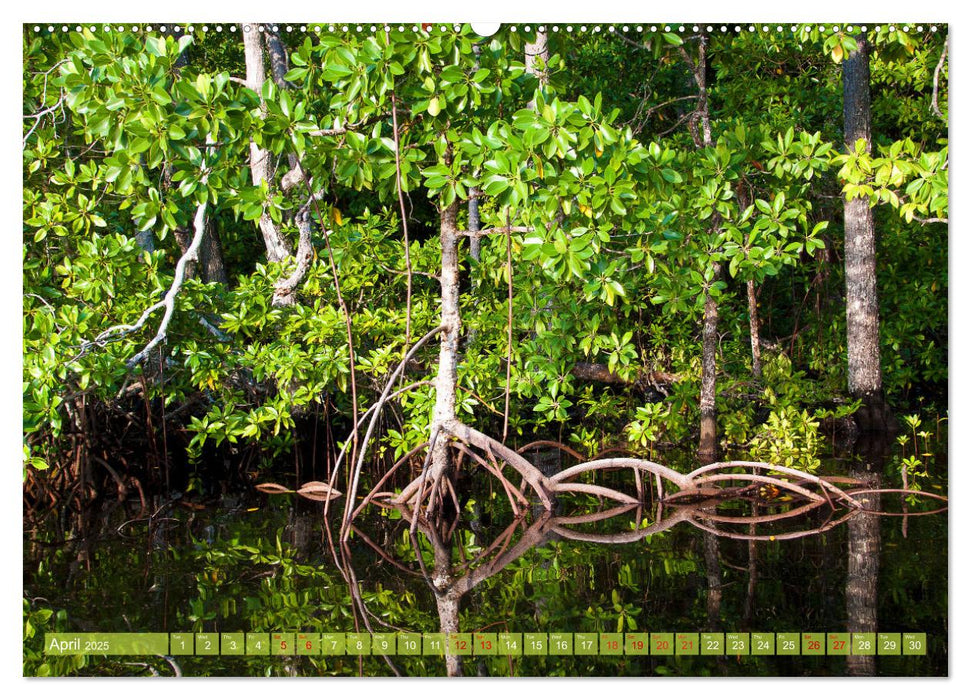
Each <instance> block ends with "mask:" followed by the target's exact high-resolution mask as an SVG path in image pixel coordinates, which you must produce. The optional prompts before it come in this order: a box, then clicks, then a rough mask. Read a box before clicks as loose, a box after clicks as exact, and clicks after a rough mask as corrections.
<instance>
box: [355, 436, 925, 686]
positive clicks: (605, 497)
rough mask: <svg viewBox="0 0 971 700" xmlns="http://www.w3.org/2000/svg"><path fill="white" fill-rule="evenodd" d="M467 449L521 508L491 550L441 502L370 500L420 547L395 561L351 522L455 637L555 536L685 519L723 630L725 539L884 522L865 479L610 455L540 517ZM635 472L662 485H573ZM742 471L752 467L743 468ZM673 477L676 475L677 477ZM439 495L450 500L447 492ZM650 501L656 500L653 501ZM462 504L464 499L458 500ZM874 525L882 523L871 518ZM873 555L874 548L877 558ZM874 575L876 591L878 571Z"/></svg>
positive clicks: (590, 537)
mask: <svg viewBox="0 0 971 700" xmlns="http://www.w3.org/2000/svg"><path fill="white" fill-rule="evenodd" d="M462 452H463V453H464V454H465V455H466V456H469V457H472V458H473V460H474V461H477V462H479V463H481V464H482V466H487V471H488V472H489V473H491V474H492V475H493V476H497V478H499V480H500V482H501V483H502V486H503V491H504V492H505V494H506V496H507V499H508V501H509V504H510V507H511V509H512V512H513V513H514V517H513V519H512V521H511V522H510V523H509V524H508V525H507V526H506V528H505V529H504V530H503V531H502V532H501V533H499V535H498V536H497V537H496V538H495V539H494V540H493V541H492V542H491V543H489V544H488V545H485V546H483V547H482V549H481V551H480V552H478V554H477V555H476V556H474V557H467V556H466V554H465V551H464V548H463V547H462V546H461V545H460V543H459V541H458V540H459V539H460V533H462V529H461V528H459V527H458V525H459V519H460V517H461V514H460V512H458V511H460V509H459V508H456V510H455V511H453V514H452V516H451V517H445V516H444V513H443V509H442V508H434V507H425V508H422V507H421V506H420V505H419V506H418V507H413V506H412V505H410V504H409V503H407V502H402V501H403V500H407V499H401V498H400V497H399V498H397V499H394V500H391V499H390V498H388V497H389V496H392V494H377V493H372V494H371V495H370V496H369V501H370V502H371V503H372V504H373V505H376V506H379V507H381V508H386V509H393V510H396V511H398V512H399V513H400V514H401V516H402V526H401V527H402V528H407V529H408V537H409V541H410V543H411V550H410V555H408V556H405V557H403V556H401V555H400V553H399V556H397V557H396V556H395V555H393V554H392V553H390V552H388V551H387V550H386V549H385V548H383V547H381V546H379V545H378V544H377V543H376V542H375V540H374V538H371V537H369V536H368V535H367V534H366V533H365V532H364V531H363V530H362V529H361V526H360V525H359V524H358V523H354V524H353V525H352V530H353V532H354V533H355V535H356V536H359V537H360V538H361V539H362V541H364V542H365V543H366V544H367V545H368V546H369V547H371V548H372V549H374V550H375V551H376V552H377V553H378V555H379V556H380V557H381V558H382V559H384V560H386V561H388V562H391V563H392V564H393V565H394V566H395V567H397V568H398V569H400V570H402V571H406V572H408V573H409V574H412V575H415V576H420V577H421V578H422V579H423V580H424V581H425V583H426V585H427V586H428V587H429V589H430V590H431V591H432V592H433V594H434V596H435V600H436V606H437V612H438V617H439V629H440V631H442V632H446V633H448V632H458V631H459V609H460V604H461V601H462V599H463V597H465V596H466V594H468V593H469V592H471V591H472V590H473V589H475V588H476V587H477V586H479V585H480V584H482V583H483V582H485V581H486V580H488V579H489V578H491V577H492V576H494V575H496V574H497V573H499V572H500V571H502V570H503V569H504V568H506V567H507V566H509V565H510V564H512V563H513V562H515V561H517V560H519V559H520V558H521V557H523V556H524V555H525V554H526V553H527V552H529V551H530V550H531V549H533V548H535V547H538V546H541V545H543V544H546V543H547V542H549V541H550V540H551V539H553V538H554V537H558V538H562V539H564V540H574V541H581V542H591V543H597V544H603V545H619V544H624V543H632V542H637V541H640V540H644V539H646V538H649V537H650V536H652V535H656V534H659V533H662V532H665V531H667V530H670V529H671V528H673V527H674V526H675V525H677V524H678V523H682V522H683V523H689V524H691V525H693V526H695V527H697V528H699V529H701V530H703V531H704V535H705V547H706V548H705V562H706V571H707V580H708V588H709V595H708V606H707V607H708V618H709V619H708V623H709V626H710V628H711V629H715V628H716V627H717V625H718V621H719V616H720V588H721V577H720V564H719V561H718V559H719V555H718V544H717V543H718V538H727V539H734V540H747V541H748V542H749V543H750V545H753V544H754V543H756V542H758V541H766V540H767V541H773V540H788V539H797V538H802V537H810V536H813V535H817V534H820V533H823V532H826V531H828V530H830V529H832V528H834V527H836V526H838V525H840V524H842V523H844V522H848V521H849V522H851V523H852V522H854V521H855V520H857V519H860V518H863V517H865V518H867V519H868V521H876V519H877V518H876V515H873V514H868V513H867V512H865V511H866V510H867V508H868V507H869V506H870V505H872V504H874V503H875V502H874V501H873V500H872V499H873V496H872V489H873V486H872V485H871V484H869V483H867V482H866V481H864V480H863V479H861V478H860V477H857V476H852V477H834V478H820V477H816V476H813V475H809V474H803V473H802V472H799V471H798V470H794V469H788V468H785V467H777V466H775V465H768V464H762V463H747V462H727V463H720V464H713V465H707V466H705V467H702V468H700V469H697V470H695V471H694V472H692V473H690V474H687V475H683V474H678V473H676V472H671V471H670V470H667V469H666V468H664V467H660V465H657V466H658V467H660V468H659V469H657V470H654V469H651V468H645V466H644V465H645V464H651V463H646V462H645V461H644V460H629V461H628V460H623V459H612V460H601V461H600V463H599V464H598V462H597V461H595V462H590V463H587V464H586V465H579V466H578V467H574V468H571V469H567V470H564V471H562V472H560V473H558V474H556V475H555V476H553V477H549V478H547V477H545V476H544V477H542V478H543V479H546V480H547V481H548V483H549V484H551V485H552V486H553V488H552V489H551V493H555V494H556V496H557V500H558V503H559V504H560V507H559V508H557V509H556V511H554V510H552V509H541V510H539V511H537V512H536V514H533V515H531V514H530V512H529V511H528V510H527V509H523V508H521V506H522V505H523V502H524V501H525V497H524V495H523V493H522V491H521V490H520V489H519V488H516V487H515V486H514V485H513V484H512V483H511V482H510V481H509V480H508V479H506V478H505V477H504V476H502V472H501V469H500V468H499V466H498V463H497V461H496V460H495V459H494V456H493V455H491V454H489V455H488V458H483V457H480V456H478V455H476V454H475V453H473V452H472V451H471V450H469V448H467V447H463V448H462ZM590 465H594V468H592V469H591V468H590ZM629 468H633V469H634V472H635V473H636V474H639V475H641V476H642V472H645V471H646V472H649V473H650V474H651V475H653V476H654V477H655V480H654V489H655V490H654V491H653V493H651V494H650V498H648V497H647V496H648V494H646V493H645V492H644V491H643V489H644V485H645V483H646V484H650V479H638V480H637V481H636V488H637V490H638V497H637V498H634V497H630V496H628V495H627V494H626V493H625V492H624V491H623V490H622V488H620V487H618V486H616V485H613V484H612V485H610V486H608V485H605V484H602V483H589V482H578V481H574V479H576V478H577V477H579V476H581V475H583V474H586V475H591V474H593V473H597V475H600V473H601V472H607V471H616V470H625V469H629ZM740 468H742V469H748V470H750V471H747V472H739V471H738V470H739V469H740ZM672 474H674V475H676V476H675V477H673V478H669V477H670V476H671V475H672ZM783 475H785V476H789V477H795V478H794V480H792V481H787V480H784V479H783V478H782V476H783ZM662 476H663V478H664V479H666V480H668V481H669V482H673V484H674V486H675V488H676V489H677V490H676V491H675V492H674V493H671V494H670V495H667V496H665V495H664V491H663V490H662V482H661V477H662ZM524 481H525V480H524ZM834 481H835V482H838V483H841V484H843V485H844V486H847V489H846V490H844V489H843V488H840V487H839V486H836V485H835V483H833V482H834ZM527 483H528V482H527ZM560 485H562V486H560ZM769 487H771V489H772V492H773V494H776V497H775V498H773V499H767V498H766V496H765V493H766V489H767V488H769ZM851 487H852V488H851ZM421 488H422V487H420V486H419V488H418V491H416V492H415V495H418V494H419V493H420V490H421ZM783 491H784V493H785V496H784V497H782V498H784V499H785V500H779V497H778V494H779V493H781V492H783ZM858 493H859V494H860V495H861V497H862V496H865V498H861V499H857V498H856V497H855V495H856V494H858ZM928 495H931V494H928ZM440 497H441V498H445V497H447V494H443V495H442V496H440ZM938 498H942V497H938ZM424 500H425V499H424V498H422V497H418V498H415V499H414V502H415V503H418V504H421V503H422V502H423V501H424ZM942 500H944V499H943V498H942ZM647 503H653V504H654V505H653V507H651V506H649V505H647ZM455 505H456V506H457V505H458V503H457V501H456V504H455ZM561 512H562V513H563V514H561ZM810 514H812V515H814V516H816V517H817V522H815V523H813V524H812V525H811V526H807V525H806V524H805V520H806V519H807V517H806V516H808V515H810ZM867 526H869V527H873V526H872V525H870V524H869V523H867ZM851 540H852V535H851ZM877 543H879V540H877ZM873 552H875V550H872V551H871V554H872V553H873ZM749 556H750V560H749V570H748V573H749V576H750V581H749V592H748V596H747V601H746V610H747V614H751V607H752V605H753V603H752V598H753V597H754V586H755V583H754V581H755V578H756V570H755V553H754V551H753V549H752V548H751V547H750V550H749ZM851 556H852V553H851ZM409 557H410V558H409ZM713 572H714V574H715V576H714V580H713ZM867 581H868V583H867V585H869V586H872V587H873V594H874V595H875V577H874V578H872V579H867ZM848 585H849V584H848ZM713 591H714V593H713ZM848 591H849V588H848ZM848 598H849V596H848ZM870 604H872V605H875V599H874V600H872V601H870V600H869V599H867V602H866V605H870ZM862 614H864V615H867V614H870V613H866V612H864V613H862ZM873 614H875V613H873ZM871 617H872V614H871ZM861 629H862V628H861ZM445 661H446V669H447V673H448V675H450V676H456V675H461V674H462V664H461V657H459V656H451V655H446V659H445Z"/></svg>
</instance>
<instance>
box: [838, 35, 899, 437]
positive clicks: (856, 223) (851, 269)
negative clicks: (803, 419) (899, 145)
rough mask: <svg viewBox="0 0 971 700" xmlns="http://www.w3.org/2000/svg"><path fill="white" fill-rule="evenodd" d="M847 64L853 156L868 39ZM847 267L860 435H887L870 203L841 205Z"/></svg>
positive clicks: (863, 134)
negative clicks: (875, 431)
mask: <svg viewBox="0 0 971 700" xmlns="http://www.w3.org/2000/svg"><path fill="white" fill-rule="evenodd" d="M857 43H858V48H857V50H856V51H853V52H851V53H850V54H849V55H848V56H847V57H846V60H844V61H843V127H844V141H845V143H846V147H847V149H849V151H850V152H852V151H854V149H855V146H856V142H857V141H858V140H859V139H864V140H865V141H866V150H867V153H869V152H870V148H871V136H870V64H869V52H868V47H867V44H866V40H865V38H864V37H863V36H859V37H857ZM843 222H844V230H845V239H846V240H845V267H846V349H847V376H848V384H849V391H850V395H851V396H853V397H854V398H857V399H861V400H862V401H863V406H862V407H861V409H860V410H859V411H857V413H856V420H857V423H858V425H859V426H860V429H861V430H864V431H866V430H878V431H882V430H887V428H888V420H889V411H888V409H887V405H886V402H885V401H884V397H883V378H882V375H881V371H880V309H879V304H878V301H877V262H876V260H877V258H876V229H875V227H874V224H873V212H872V210H871V209H870V205H869V202H868V201H867V199H866V198H863V197H857V198H854V199H846V200H845V201H844V203H843Z"/></svg>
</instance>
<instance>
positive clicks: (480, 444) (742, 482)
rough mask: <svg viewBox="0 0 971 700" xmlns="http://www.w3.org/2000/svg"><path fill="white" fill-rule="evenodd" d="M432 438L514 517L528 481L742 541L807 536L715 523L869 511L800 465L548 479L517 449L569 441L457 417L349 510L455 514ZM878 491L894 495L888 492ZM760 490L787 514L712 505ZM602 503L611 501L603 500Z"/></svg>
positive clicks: (623, 465)
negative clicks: (387, 504) (672, 514)
mask: <svg viewBox="0 0 971 700" xmlns="http://www.w3.org/2000/svg"><path fill="white" fill-rule="evenodd" d="M437 440H447V441H448V442H449V447H450V448H451V450H452V456H453V457H454V459H453V460H452V464H453V465H454V464H455V463H457V464H458V465H461V464H462V463H463V462H464V461H465V460H470V461H471V462H472V463H474V464H476V465H478V466H480V467H482V468H483V469H485V470H486V471H487V472H488V473H489V474H491V475H492V476H493V477H494V478H495V479H496V480H497V481H499V483H500V485H501V486H502V489H503V491H504V493H505V495H506V498H507V499H508V501H509V504H510V507H511V508H512V511H513V513H514V515H515V516H517V517H518V516H519V515H520V514H521V513H522V512H523V509H524V508H526V507H528V506H529V504H530V499H529V498H527V494H526V493H525V491H524V489H525V486H526V484H528V485H529V487H530V490H531V491H532V495H533V499H532V501H533V502H536V503H537V504H538V505H541V506H542V507H543V508H545V509H546V510H547V511H552V510H553V504H554V502H555V501H556V500H557V498H558V497H559V496H562V495H566V494H574V495H578V496H592V497H594V498H596V499H597V500H598V502H599V503H600V504H601V507H603V506H605V504H609V503H613V504H615V507H637V508H643V507H644V506H645V505H646V504H649V503H650V504H653V503H657V504H663V505H665V506H668V507H672V508H675V509H676V510H678V511H680V512H681V515H680V516H679V517H678V520H690V521H691V522H692V523H693V524H695V525H697V526H698V527H700V528H701V529H704V530H707V531H709V532H712V533H714V534H717V535H722V536H728V537H736V538H741V539H783V538H789V537H799V536H803V535H805V534H808V533H807V532H801V533H789V534H782V533H779V534H776V535H765V536H756V535H741V534H739V533H732V532H728V531H726V530H724V529H722V527H721V526H720V525H719V524H720V523H721V524H725V525H735V526H737V525H754V524H760V523H771V522H775V521H782V520H785V519H787V518H792V517H795V516H797V515H801V514H804V513H808V512H809V511H811V510H814V509H815V508H817V507H819V506H823V505H828V506H829V508H830V509H831V510H833V511H835V510H837V509H843V508H846V509H848V511H849V513H848V515H840V516H839V517H836V518H831V519H830V520H828V521H827V523H826V524H825V525H824V528H825V529H830V528H831V527H834V526H835V525H837V524H839V523H841V522H844V521H845V520H846V518H847V517H850V516H852V514H854V513H857V512H868V511H867V510H866V509H865V508H864V507H863V506H862V505H861V504H860V502H859V501H857V500H856V499H855V498H854V495H856V494H862V493H867V494H869V493H872V490H861V489H860V488H859V487H860V486H861V485H862V484H861V482H859V480H857V479H852V478H849V477H840V476H835V477H827V478H821V477H818V476H815V475H813V474H809V473H807V472H804V471H801V470H799V469H793V468H791V467H785V466H780V465H776V464H769V463H767V462H747V461H732V462H716V463H713V464H708V465H705V466H702V467H699V468H698V469H695V470H694V471H692V472H690V473H688V474H682V473H680V472H677V471H674V470H673V469H670V468H668V467H665V466H663V465H660V464H657V463H656V462H652V461H649V460H646V459H638V458H633V457H613V458H601V459H594V460H592V461H587V462H581V463H580V464H577V465H575V466H572V467H569V468H567V469H564V470H562V471H560V472H558V473H556V474H554V475H552V476H546V475H544V474H543V472H542V471H540V470H539V469H538V468H537V467H536V466H535V465H534V464H533V463H532V462H530V461H529V460H528V459H526V458H525V457H524V456H523V455H522V454H520V452H525V451H527V450H528V449H532V448H535V447H539V446H544V447H553V448H557V449H560V450H561V451H564V452H567V453H569V454H571V455H573V456H574V457H575V458H577V459H582V456H581V455H579V454H578V453H576V452H575V451H573V450H571V449H569V448H567V446H565V445H562V444H560V443H557V442H553V441H540V442H536V443H530V444H529V445H527V446H526V447H525V448H522V449H521V450H520V452H517V451H514V450H512V449H510V448H509V447H507V446H506V445H504V444H503V443H501V442H500V441H498V440H496V439H494V438H491V437H489V436H488V435H486V434H484V433H481V432H479V431H478V430H475V429H474V428H471V427H469V426H467V425H464V424H463V423H460V422H458V421H450V422H447V423H445V424H442V425H441V426H438V427H437V429H436V430H434V431H433V435H432V440H431V441H430V443H425V444H424V445H422V446H420V447H419V448H416V449H415V450H413V451H412V452H410V453H409V454H408V455H405V457H403V458H402V459H401V460H399V462H398V464H396V465H395V467H394V468H393V469H392V471H393V470H394V469H396V468H397V467H398V466H399V465H400V464H402V463H404V462H405V461H406V460H407V459H409V458H411V457H412V456H414V455H415V454H416V453H417V452H418V451H420V450H421V449H424V448H425V447H427V448H428V455H429V456H428V458H426V460H425V464H424V467H423V468H422V471H421V474H420V475H419V476H418V477H416V478H415V479H413V480H412V481H411V483H409V484H408V485H407V486H406V487H405V488H404V489H403V490H402V491H401V493H399V494H391V493H388V492H382V491H381V490H380V489H381V487H382V486H383V485H384V484H385V483H386V481H387V478H388V477H389V476H390V474H391V472H389V473H388V474H386V475H385V477H384V478H382V479H381V481H380V482H379V483H378V485H377V486H376V487H375V489H374V490H373V491H372V492H371V493H370V494H369V495H368V496H367V497H366V498H365V499H364V502H363V503H361V505H360V506H359V507H358V508H357V509H356V510H355V511H354V514H355V515H356V514H357V513H359V512H360V511H361V509H362V508H364V507H365V505H366V504H367V503H368V502H370V501H371V500H373V499H380V498H388V499H389V500H390V501H391V503H392V504H394V505H396V506H403V507H406V508H407V509H408V511H409V514H410V515H411V521H412V526H413V528H414V526H415V523H416V522H417V520H418V519H420V518H426V519H429V520H434V519H437V515H438V514H439V512H440V510H441V509H442V506H443V504H445V503H446V502H447V501H449V500H450V501H451V502H452V504H453V505H454V507H455V510H456V512H458V511H460V510H461V508H460V505H459V499H458V497H457V495H456V491H455V486H454V484H453V473H452V471H451V470H450V471H449V472H444V471H442V470H436V469H435V468H434V466H433V465H431V459H430V455H431V453H432V450H433V449H434V446H435V443H436V441H437ZM564 448H566V449H564ZM507 467H511V468H512V469H513V470H514V471H515V472H516V473H517V474H518V476H519V477H520V478H521V479H522V484H521V485H520V486H518V487H517V486H516V485H515V484H514V483H513V481H512V480H510V479H509V478H508V477H507V475H506V474H505V473H504V471H503V470H504V469H505V468H507ZM625 470H631V472H632V474H633V479H632V480H631V481H630V482H625V483H622V484H621V486H619V487H618V486H617V484H616V483H615V484H614V485H612V486H609V487H608V486H605V485H603V484H598V483H592V477H595V476H596V475H598V474H604V473H607V472H618V471H625ZM834 482H835V483H834ZM836 483H841V484H846V485H847V486H848V487H849V490H844V489H843V488H840V487H839V486H837V485H836ZM629 486H633V489H630V488H629ZM628 491H632V492H628ZM883 491H886V492H896V491H893V490H883ZM765 492H771V494H773V495H772V498H775V499H777V500H778V501H779V502H780V503H781V502H783V501H784V502H785V503H786V509H785V511H784V512H780V513H773V514H766V515H760V516H749V517H743V516H729V515H720V514H718V513H716V512H714V510H713V506H715V505H717V504H719V503H723V502H725V501H727V500H731V499H738V500H750V501H753V502H759V501H760V499H764V498H765V497H764V496H763V495H762V494H763V493H765ZM911 493H916V492H911ZM919 495H926V496H929V497H931V498H936V499H938V500H941V501H943V502H945V503H946V502H947V498H946V497H944V496H938V495H937V494H919ZM607 507H610V506H609V505H607ZM945 507H946V506H945ZM686 509H687V510H686ZM688 511H691V512H690V513H689V512H688ZM931 512H940V509H939V510H935V511H928V512H927V513H928V514H930V513H931ZM700 521H704V522H700ZM564 525H566V523H559V524H558V526H557V527H563V526H564ZM817 531H819V530H818V529H816V530H813V532H817ZM564 534H565V533H564ZM573 534H574V535H575V534H576V533H573ZM641 534H643V533H641Z"/></svg>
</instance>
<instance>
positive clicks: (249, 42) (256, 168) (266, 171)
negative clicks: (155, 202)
mask: <svg viewBox="0 0 971 700" xmlns="http://www.w3.org/2000/svg"><path fill="white" fill-rule="evenodd" d="M242 28H243V50H244V53H245V56H246V87H248V88H249V89H250V90H253V91H254V92H255V93H256V94H257V95H262V94H263V83H264V82H266V71H265V68H264V65H263V45H262V43H261V41H260V30H259V24H257V23H248V24H243V25H242ZM249 153H250V156H249V168H250V178H251V181H252V183H253V185H255V186H257V187H259V186H261V185H262V184H263V183H264V182H265V183H267V185H270V186H271V187H272V184H273V168H272V167H271V161H270V159H271V155H270V152H269V151H267V150H264V149H262V148H260V147H259V146H257V145H256V141H252V140H251V141H250V144H249ZM260 232H261V233H262V234H263V243H264V244H265V245H266V258H267V260H269V261H270V262H280V261H282V260H285V259H286V258H288V257H289V256H290V247H289V246H288V245H287V242H286V241H285V240H284V238H283V236H282V235H281V234H280V231H279V230H278V229H277V227H276V224H274V223H273V219H272V218H270V215H269V213H267V212H266V210H265V209H264V211H263V214H262V216H260Z"/></svg>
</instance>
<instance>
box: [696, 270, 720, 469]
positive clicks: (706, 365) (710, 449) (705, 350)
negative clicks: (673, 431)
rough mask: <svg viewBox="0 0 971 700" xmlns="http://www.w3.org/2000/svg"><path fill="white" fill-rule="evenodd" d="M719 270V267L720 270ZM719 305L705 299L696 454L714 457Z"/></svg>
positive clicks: (716, 433) (716, 434)
mask: <svg viewBox="0 0 971 700" xmlns="http://www.w3.org/2000/svg"><path fill="white" fill-rule="evenodd" d="M719 267H720V266H719ZM717 356H718V302H716V301H715V300H714V298H713V297H712V296H711V294H706V295H705V316H704V325H703V326H702V330H701V396H700V398H699V402H698V403H699V408H700V409H701V438H700V439H699V441H698V454H699V455H701V456H704V457H714V456H715V455H716V454H717V452H718V412H717V411H716V409H715V377H716V375H717V372H718V357H717Z"/></svg>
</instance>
